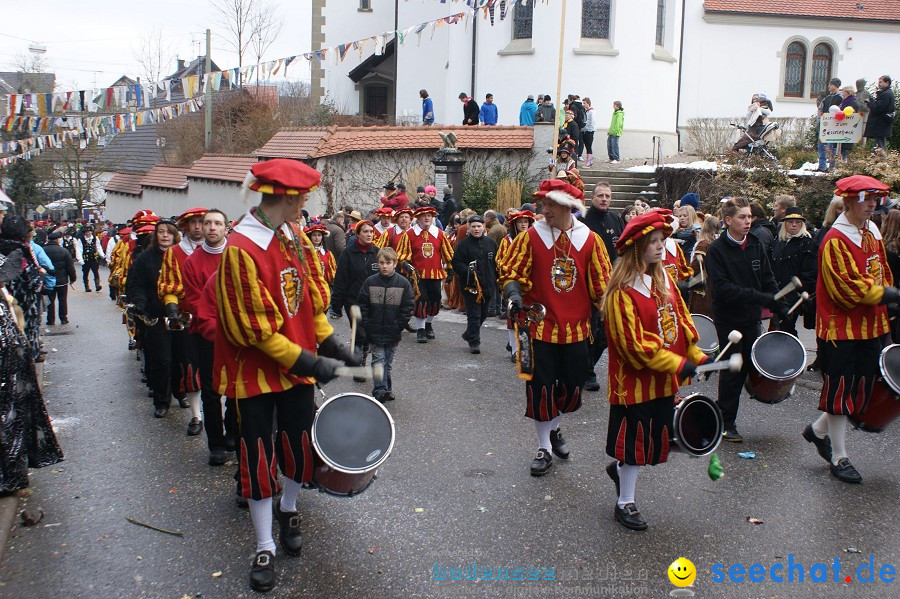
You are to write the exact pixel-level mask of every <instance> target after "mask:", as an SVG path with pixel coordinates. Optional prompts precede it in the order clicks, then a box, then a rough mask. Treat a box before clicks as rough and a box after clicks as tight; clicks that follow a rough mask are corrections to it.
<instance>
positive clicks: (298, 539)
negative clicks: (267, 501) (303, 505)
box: [275, 500, 303, 557]
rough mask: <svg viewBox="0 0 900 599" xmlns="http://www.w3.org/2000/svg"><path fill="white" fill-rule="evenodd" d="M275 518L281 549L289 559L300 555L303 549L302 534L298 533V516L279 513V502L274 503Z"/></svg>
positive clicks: (295, 513)
mask: <svg viewBox="0 0 900 599" xmlns="http://www.w3.org/2000/svg"><path fill="white" fill-rule="evenodd" d="M275 518H276V519H277V520H278V524H279V526H280V527H281V535H280V537H279V539H280V541H281V547H282V549H284V552H285V553H287V554H288V555H289V556H291V557H297V556H298V555H300V550H301V549H303V533H302V532H301V531H300V514H299V513H298V512H283V511H281V501H280V500H279V501H276V502H275Z"/></svg>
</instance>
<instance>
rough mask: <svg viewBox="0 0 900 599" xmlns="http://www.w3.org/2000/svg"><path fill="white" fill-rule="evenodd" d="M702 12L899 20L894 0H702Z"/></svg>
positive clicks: (899, 16) (898, 10) (898, 4)
mask: <svg viewBox="0 0 900 599" xmlns="http://www.w3.org/2000/svg"><path fill="white" fill-rule="evenodd" d="M703 5H704V8H705V9H706V12H708V13H720V14H723V13H724V14H742V15H765V16H778V17H806V18H814V19H840V20H844V19H850V20H854V21H900V2H898V1H897V0H791V1H790V2H785V1H784V0H705V2H704V3H703Z"/></svg>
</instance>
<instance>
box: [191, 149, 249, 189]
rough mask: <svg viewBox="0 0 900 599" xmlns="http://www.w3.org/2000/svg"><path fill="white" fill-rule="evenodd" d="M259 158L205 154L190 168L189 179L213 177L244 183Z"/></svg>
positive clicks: (241, 155) (242, 155)
mask: <svg viewBox="0 0 900 599" xmlns="http://www.w3.org/2000/svg"><path fill="white" fill-rule="evenodd" d="M258 160H259V159H258V158H257V157H256V156H253V155H246V154H204V155H203V156H202V157H201V158H200V159H198V160H196V161H194V164H193V166H191V168H190V170H188V173H187V176H188V178H189V179H212V180H214V181H231V182H234V183H242V182H243V181H244V177H246V176H247V171H249V170H250V167H251V166H253V164H254V163H256V162H257V161H258Z"/></svg>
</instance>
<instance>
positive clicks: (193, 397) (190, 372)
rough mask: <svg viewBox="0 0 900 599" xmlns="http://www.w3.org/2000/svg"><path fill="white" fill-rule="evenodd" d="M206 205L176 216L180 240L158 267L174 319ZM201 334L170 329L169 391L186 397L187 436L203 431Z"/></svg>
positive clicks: (163, 295)
mask: <svg viewBox="0 0 900 599" xmlns="http://www.w3.org/2000/svg"><path fill="white" fill-rule="evenodd" d="M205 214H206V208H191V209H190V210H187V211H185V212H184V213H182V215H181V216H179V217H178V229H179V230H180V231H181V241H180V242H178V243H177V244H175V245H173V246H172V247H170V248H169V249H168V251H166V254H165V256H163V263H162V268H160V270H159V282H158V283H157V292H158V293H159V299H161V300H162V302H163V305H164V306H165V315H166V318H168V319H170V320H171V321H177V320H178V318H179V316H180V314H181V312H182V311H183V310H182V307H181V306H180V305H179V304H180V303H181V302H183V301H184V274H183V273H184V263H185V261H186V260H187V259H188V257H190V256H191V255H192V254H193V253H194V250H196V249H197V248H198V247H200V245H201V244H202V243H203V217H204V215H205ZM200 339H201V338H200V336H199V335H192V334H190V333H189V332H188V331H184V330H173V331H172V393H173V394H174V395H175V398H176V399H178V400H179V401H181V400H182V399H185V400H186V401H187V403H188V406H189V407H190V408H191V420H190V422H189V423H188V427H187V434H188V436H191V437H193V436H196V435H199V434H200V433H201V432H202V431H203V422H202V414H201V411H200V389H201V384H200V366H199V365H200Z"/></svg>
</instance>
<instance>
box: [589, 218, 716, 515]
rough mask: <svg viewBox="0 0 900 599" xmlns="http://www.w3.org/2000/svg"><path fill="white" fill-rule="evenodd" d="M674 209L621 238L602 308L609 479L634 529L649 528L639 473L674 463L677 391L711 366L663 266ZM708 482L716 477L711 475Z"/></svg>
mask: <svg viewBox="0 0 900 599" xmlns="http://www.w3.org/2000/svg"><path fill="white" fill-rule="evenodd" d="M670 214H671V212H670V211H669V210H653V211H650V212H648V213H646V214H643V215H641V216H638V217H635V218H634V219H633V220H632V221H631V222H630V223H629V224H628V226H626V227H625V230H624V231H623V232H622V235H620V236H619V239H618V240H617V241H616V245H615V247H616V250H617V251H618V253H619V259H618V260H617V261H616V263H615V266H614V267H613V271H612V275H611V276H610V279H609V283H608V284H607V286H606V292H605V294H604V296H603V300H602V303H601V305H600V310H601V313H602V314H603V317H604V321H605V323H606V337H607V339H608V340H609V377H608V381H609V403H610V404H611V405H610V410H609V429H608V433H607V437H606V453H607V454H608V455H609V456H610V457H612V458H615V461H614V462H610V464H609V465H608V466H607V467H606V473H607V474H608V475H609V477H610V478H611V479H612V480H613V482H614V483H615V485H616V491H617V493H618V500H617V502H616V507H615V511H614V513H615V517H616V520H618V521H619V523H620V524H622V525H623V526H625V527H626V528H630V529H632V530H644V529H646V528H647V523H646V522H645V521H644V519H643V518H642V517H641V514H640V512H639V511H638V509H637V506H636V505H635V501H634V494H635V483H636V482H637V474H638V468H639V467H640V466H652V465H656V464H662V463H663V462H665V461H666V459H667V458H668V451H669V437H670V430H669V429H670V427H671V425H672V419H673V416H674V412H675V393H677V392H678V388H679V386H680V385H681V383H682V381H684V380H685V379H689V378H690V377H692V376H694V375H695V374H696V368H697V365H699V364H702V363H704V362H706V361H707V360H708V358H707V357H706V356H705V355H704V354H703V352H702V351H701V350H700V348H699V347H697V340H698V338H699V335H698V334H697V330H696V329H695V328H694V324H693V322H692V321H691V316H690V314H689V313H688V311H687V307H686V306H685V304H684V301H683V300H682V299H681V294H680V293H679V291H678V288H677V287H676V285H675V281H673V280H672V279H671V278H670V277H669V276H668V275H667V273H666V271H665V269H664V268H663V255H664V253H665V246H664V243H663V240H664V239H665V238H666V237H668V236H669V235H671V234H672V225H671V224H670V221H669V215H670ZM710 476H711V477H712V476H713V474H712V472H711V474H710Z"/></svg>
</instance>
